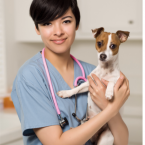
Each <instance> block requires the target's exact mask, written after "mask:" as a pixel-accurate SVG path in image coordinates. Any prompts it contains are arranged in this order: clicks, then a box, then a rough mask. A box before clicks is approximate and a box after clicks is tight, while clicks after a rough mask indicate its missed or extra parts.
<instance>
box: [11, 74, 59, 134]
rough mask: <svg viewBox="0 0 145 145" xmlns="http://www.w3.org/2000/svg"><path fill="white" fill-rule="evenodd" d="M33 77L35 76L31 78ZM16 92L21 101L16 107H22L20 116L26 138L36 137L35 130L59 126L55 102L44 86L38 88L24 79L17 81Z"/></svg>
mask: <svg viewBox="0 0 145 145" xmlns="http://www.w3.org/2000/svg"><path fill="white" fill-rule="evenodd" d="M29 76H30V75H29ZM32 77H34V76H31V77H30V78H32ZM33 80H34V79H33ZM37 84H38V83H37ZM14 91H16V93H17V95H18V101H19V103H18V104H16V103H15V107H17V106H19V104H20V107H21V109H20V110H21V112H20V113H18V114H21V116H19V118H20V121H21V124H22V126H21V127H22V131H23V135H24V136H30V135H34V131H33V130H32V129H33V128H39V127H45V126H51V125H59V121H58V118H57V114H56V111H55V109H54V108H53V102H51V100H49V98H48V94H46V92H45V91H43V86H38V85H37V86H36V85H35V83H32V82H31V79H30V80H28V79H26V78H24V77H22V78H19V79H18V80H17V88H16V90H14ZM13 93H14V92H12V95H13ZM14 99H15V98H14ZM17 110H18V109H17Z"/></svg>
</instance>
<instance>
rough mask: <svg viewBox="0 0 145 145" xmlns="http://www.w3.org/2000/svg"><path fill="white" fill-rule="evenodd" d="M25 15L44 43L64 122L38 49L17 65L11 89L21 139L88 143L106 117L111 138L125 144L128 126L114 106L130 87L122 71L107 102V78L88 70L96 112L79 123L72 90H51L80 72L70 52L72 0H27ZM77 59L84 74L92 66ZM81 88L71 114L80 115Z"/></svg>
mask: <svg viewBox="0 0 145 145" xmlns="http://www.w3.org/2000/svg"><path fill="white" fill-rule="evenodd" d="M30 16H31V17H32V19H33V20H34V23H35V30H36V33H37V34H38V35H40V36H41V38H42V41H43V43H44V48H45V52H44V56H45V60H46V64H47V67H48V71H49V74H50V78H51V82H52V86H53V90H54V95H55V97H56V101H57V104H58V107H59V109H60V112H61V117H62V118H63V119H66V120H65V121H68V124H67V123H66V125H65V126H64V127H63V128H62V127H61V126H60V121H59V118H58V115H57V112H56V108H55V105H54V102H53V99H52V94H51V91H50V87H49V83H48V78H47V75H46V71H45V68H44V65H43V60H42V52H41V51H40V52H38V53H37V54H36V55H34V56H33V57H32V58H30V59H29V60H28V61H26V62H25V63H24V64H23V65H22V66H21V68H20V69H19V71H18V73H17V76H16V78H15V80H14V82H13V89H12V93H11V97H12V100H13V103H14V105H15V108H16V111H17V114H18V117H19V120H20V122H21V128H22V134H23V141H24V145H41V144H43V145H83V144H85V145H92V143H91V141H90V138H91V137H92V136H93V135H94V134H95V133H96V132H97V131H98V130H99V129H100V128H101V127H102V126H103V125H104V124H106V123H108V125H109V128H110V130H111V132H112V134H113V136H114V138H115V140H114V144H115V145H127V144H128V129H127V127H126V125H125V123H124V122H123V120H122V118H121V116H120V113H119V109H120V108H121V106H122V105H123V104H124V102H125V101H126V100H127V98H128V96H129V94H130V90H129V82H128V80H127V78H126V77H125V76H124V75H123V74H122V73H121V76H120V78H119V80H118V81H117V83H116V85H115V88H114V101H113V102H108V101H107V100H106V99H105V90H106V86H107V83H108V82H106V81H103V80H102V81H100V80H99V79H98V78H97V76H94V75H93V78H94V80H95V81H96V83H97V85H95V83H94V82H93V80H92V78H90V77H89V78H88V79H89V82H90V87H89V91H90V92H91V97H92V100H93V101H94V102H95V103H96V104H97V105H98V106H99V107H100V108H101V109H102V112H101V113H99V114H98V115H96V116H95V117H94V118H92V119H90V120H88V121H86V122H85V123H84V124H82V125H80V122H78V121H77V119H76V118H75V117H74V116H72V113H74V112H75V96H72V97H70V98H66V99H63V98H60V97H58V96H57V94H56V93H57V92H58V91H60V90H69V89H72V88H74V81H75V79H76V78H77V77H79V76H82V71H81V69H80V66H79V65H78V63H77V62H76V61H75V60H73V59H72V58H71V57H70V49H71V45H72V44H73V42H74V39H75V33H76V31H77V30H78V28H79V22H80V12H79V9H78V6H77V1H76V0H33V2H32V4H31V6H30ZM90 33H91V31H90ZM28 34H29V33H28ZM94 48H95V47H94ZM41 49H43V48H41ZM82 54H83V52H82ZM79 62H80V63H81V65H82V67H83V69H84V72H85V77H86V79H87V76H88V75H89V74H90V72H92V70H94V69H95V68H96V66H94V65H92V64H89V63H86V62H83V61H80V60H79ZM82 82H83V81H82V80H80V81H79V83H82ZM103 83H104V85H103ZM87 94H88V92H86V93H82V94H78V95H77V109H76V115H77V116H78V118H79V119H83V118H84V117H85V115H86V111H87ZM71 127H72V129H70V128H71Z"/></svg>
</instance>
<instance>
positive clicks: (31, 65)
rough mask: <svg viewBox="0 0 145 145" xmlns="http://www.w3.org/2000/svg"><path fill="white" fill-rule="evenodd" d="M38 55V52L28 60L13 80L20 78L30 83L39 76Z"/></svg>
mask: <svg viewBox="0 0 145 145" xmlns="http://www.w3.org/2000/svg"><path fill="white" fill-rule="evenodd" d="M39 59H40V55H39V52H38V53H37V54H35V55H34V56H33V57H31V58H30V59H28V60H27V61H26V62H25V63H24V64H23V65H22V66H21V67H20V68H19V70H18V72H17V75H16V77H15V79H17V80H18V81H19V80H21V79H22V78H23V79H24V80H26V81H28V80H29V81H32V79H33V78H34V77H35V78H37V77H38V76H40V72H41V64H40V61H39Z"/></svg>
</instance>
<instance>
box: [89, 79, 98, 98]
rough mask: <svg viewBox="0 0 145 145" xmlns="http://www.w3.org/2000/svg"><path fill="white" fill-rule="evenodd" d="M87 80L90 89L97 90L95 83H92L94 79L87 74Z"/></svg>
mask: <svg viewBox="0 0 145 145" xmlns="http://www.w3.org/2000/svg"><path fill="white" fill-rule="evenodd" d="M88 80H89V83H90V86H91V87H92V90H95V92H98V89H97V85H96V84H95V83H94V81H93V80H92V78H91V77H90V76H88ZM94 96H95V95H94Z"/></svg>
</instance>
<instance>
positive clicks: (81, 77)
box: [42, 48, 87, 115]
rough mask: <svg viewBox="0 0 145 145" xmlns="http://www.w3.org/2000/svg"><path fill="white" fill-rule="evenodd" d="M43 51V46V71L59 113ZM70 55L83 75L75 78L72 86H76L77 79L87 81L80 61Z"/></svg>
mask: <svg viewBox="0 0 145 145" xmlns="http://www.w3.org/2000/svg"><path fill="white" fill-rule="evenodd" d="M44 51H45V48H43V50H42V59H43V64H44V67H45V71H46V75H47V78H48V82H49V86H50V90H51V95H52V98H53V101H54V105H55V108H56V111H57V114H58V115H60V110H59V108H58V104H57V102H56V99H55V95H54V91H53V87H52V83H51V79H50V75H49V72H48V68H47V65H46V61H45V56H44ZM70 56H71V57H72V58H73V59H74V60H75V61H76V62H77V64H78V65H79V66H80V68H81V71H82V75H83V76H79V77H77V78H76V80H75V82H74V86H75V87H77V81H78V80H79V79H83V80H84V81H87V79H86V78H85V72H84V69H83V67H82V65H81V64H80V62H79V61H78V60H77V59H76V58H75V57H74V56H72V55H71V54H70Z"/></svg>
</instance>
